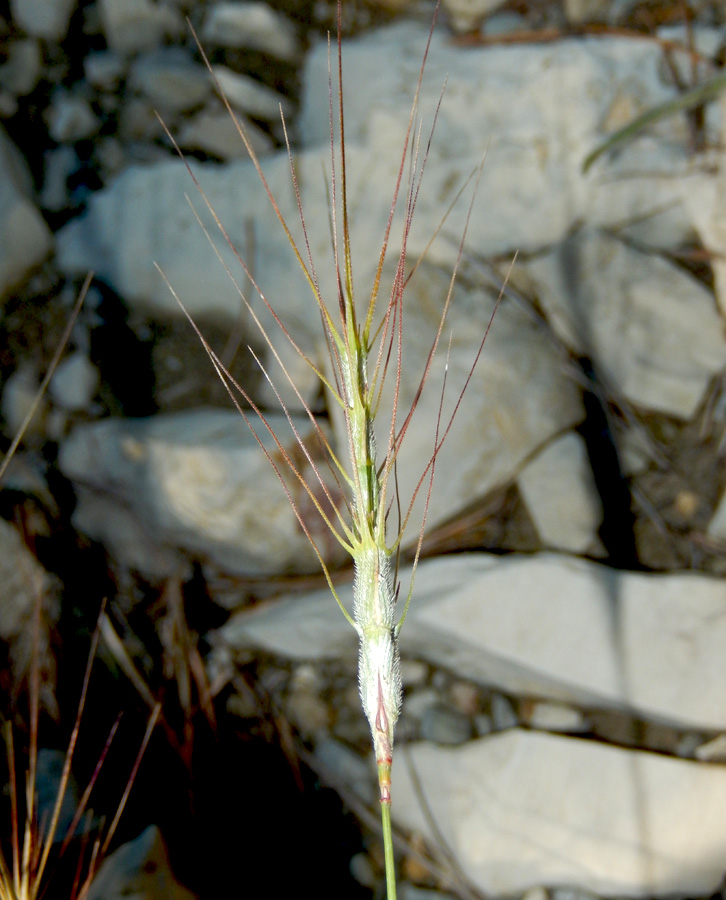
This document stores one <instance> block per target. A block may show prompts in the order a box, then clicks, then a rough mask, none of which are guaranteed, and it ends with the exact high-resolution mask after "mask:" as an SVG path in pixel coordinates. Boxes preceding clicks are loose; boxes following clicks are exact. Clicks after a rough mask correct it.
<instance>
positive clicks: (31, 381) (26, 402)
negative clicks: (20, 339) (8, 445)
mask: <svg viewBox="0 0 726 900" xmlns="http://www.w3.org/2000/svg"><path fill="white" fill-rule="evenodd" d="M39 388H40V377H39V376H38V373H37V371H36V370H35V367H34V366H33V364H32V363H30V362H22V363H21V364H20V365H19V366H18V368H17V369H15V371H14V372H12V374H11V375H10V376H9V377H8V378H7V379H6V380H5V383H4V384H3V387H2V401H1V405H0V412H2V416H3V419H4V420H5V424H4V428H3V431H4V432H5V434H6V435H7V436H8V437H10V438H14V437H15V435H16V434H17V433H18V432H19V431H20V429H21V428H22V426H23V423H24V421H25V418H26V416H27V415H28V414H29V413H30V411H31V409H32V408H33V405H34V404H35V403H36V401H38V402H37V406H35V412H34V413H33V416H32V418H31V419H30V421H29V423H28V426H27V429H26V432H25V440H26V441H27V439H28V438H29V437H30V436H33V437H35V438H40V439H42V438H43V435H44V432H45V424H46V418H47V414H48V402H47V400H46V398H45V397H43V396H41V397H40V399H39V398H38V391H39Z"/></svg>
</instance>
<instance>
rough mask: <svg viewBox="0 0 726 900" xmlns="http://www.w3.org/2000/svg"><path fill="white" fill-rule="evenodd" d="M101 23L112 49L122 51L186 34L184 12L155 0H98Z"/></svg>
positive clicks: (151, 46) (141, 49) (138, 49)
mask: <svg viewBox="0 0 726 900" xmlns="http://www.w3.org/2000/svg"><path fill="white" fill-rule="evenodd" d="M98 2H99V10H100V16H101V25H102V27H103V33H104V35H105V37H106V42H107V43H108V46H109V48H110V49H111V50H113V51H115V52H116V53H121V54H123V55H131V54H133V53H143V52H145V51H147V50H153V49H154V48H156V47H158V46H160V45H161V44H162V42H163V40H164V38H165V37H166V36H167V35H179V36H180V35H183V34H184V33H185V28H186V26H185V23H184V19H183V17H182V15H181V14H180V13H179V12H178V10H176V9H175V8H174V7H173V6H171V5H170V4H164V3H159V2H152V0H98Z"/></svg>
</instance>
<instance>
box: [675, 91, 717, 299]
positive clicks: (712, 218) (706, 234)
mask: <svg viewBox="0 0 726 900" xmlns="http://www.w3.org/2000/svg"><path fill="white" fill-rule="evenodd" d="M719 105H720V109H721V116H722V123H724V122H726V116H725V115H724V113H725V112H726V98H724V97H722V98H721V102H720V104H719ZM725 134H726V128H724V127H723V124H722V133H721V142H723V138H724V135H725ZM721 146H723V144H722V143H721ZM711 162H712V163H714V164H715V167H716V175H715V176H713V175H710V174H709V173H708V171H707V169H706V167H704V168H703V169H702V170H701V169H700V168H698V169H696V173H695V175H694V177H693V178H689V179H688V180H687V181H685V182H684V183H683V186H682V196H683V202H684V203H685V205H686V207H687V208H688V211H689V213H690V215H691V217H692V219H693V224H694V227H695V228H696V230H697V232H698V235H699V237H700V239H701V241H702V242H703V245H704V247H705V248H706V250H707V251H709V253H710V254H711V266H712V268H713V273H714V276H715V282H716V284H715V286H716V299H717V301H718V307H719V309H720V311H721V314H722V315H726V261H725V260H724V253H726V213H725V212H724V210H725V209H726V206H725V204H726V159H725V158H724V154H723V153H715V154H714V157H713V159H712V160H711Z"/></svg>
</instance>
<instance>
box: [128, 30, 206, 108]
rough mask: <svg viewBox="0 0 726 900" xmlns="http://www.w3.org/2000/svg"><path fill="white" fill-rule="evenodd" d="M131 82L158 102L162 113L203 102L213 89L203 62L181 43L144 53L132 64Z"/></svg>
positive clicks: (133, 86) (157, 105) (130, 83)
mask: <svg viewBox="0 0 726 900" xmlns="http://www.w3.org/2000/svg"><path fill="white" fill-rule="evenodd" d="M129 86H130V87H131V88H133V89H134V90H136V91H139V92H141V93H142V94H144V96H145V97H146V98H147V99H148V100H150V101H151V103H153V104H154V106H156V107H157V108H158V109H159V111H160V112H161V114H162V115H164V114H167V115H169V114H174V113H180V112H185V111H187V110H190V109H194V107H196V106H200V105H201V104H202V103H203V102H204V101H205V100H206V98H207V97H208V96H209V94H211V92H212V82H211V78H210V76H209V73H208V72H207V70H206V69H205V67H204V66H202V65H199V64H198V63H195V62H193V61H192V60H191V59H190V58H189V53H188V52H187V51H186V50H185V49H184V48H182V47H164V48H162V49H160V50H156V51H154V52H152V53H145V54H143V55H142V56H140V57H139V58H138V59H137V60H135V61H134V63H133V64H132V66H131V68H130V71H129Z"/></svg>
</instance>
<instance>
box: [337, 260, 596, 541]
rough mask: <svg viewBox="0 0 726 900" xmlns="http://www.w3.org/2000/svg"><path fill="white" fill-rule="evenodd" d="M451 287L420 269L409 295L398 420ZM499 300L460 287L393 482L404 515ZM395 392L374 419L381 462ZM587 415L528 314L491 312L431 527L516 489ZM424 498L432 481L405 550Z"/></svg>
mask: <svg viewBox="0 0 726 900" xmlns="http://www.w3.org/2000/svg"><path fill="white" fill-rule="evenodd" d="M449 284H450V275H449V274H448V273H447V272H445V271H442V270H441V269H438V268H436V267H434V266H430V265H428V264H425V263H424V264H423V265H422V266H421V267H420V269H419V271H418V273H417V276H416V278H414V279H413V280H412V281H411V283H410V287H409V289H408V291H407V293H406V295H405V299H404V309H405V311H404V316H405V328H404V335H403V350H402V354H403V360H404V378H403V380H402V383H401V385H400V388H399V391H398V404H399V422H402V421H403V418H404V417H405V415H406V414H407V412H408V409H409V406H410V405H411V403H413V401H414V399H415V397H416V395H417V392H418V390H419V380H420V378H421V374H422V372H423V365H424V360H426V359H427V357H428V354H429V351H430V349H431V346H432V341H433V338H434V335H435V333H436V329H437V327H438V323H439V318H440V316H441V312H442V310H443V306H444V302H445V299H446V296H447V292H448V289H449ZM384 296H385V294H384ZM494 303H495V295H493V294H491V295H487V293H485V292H484V291H483V290H482V289H481V288H478V287H475V288H473V289H468V288H467V287H466V286H465V285H464V283H463V282H462V283H461V284H459V285H457V286H456V287H455V290H454V294H453V299H452V304H451V308H450V310H449V313H448V315H447V319H446V325H445V328H444V332H443V339H442V346H440V347H439V350H438V352H437V354H436V356H434V358H433V361H432V364H431V368H430V372H429V377H428V382H427V384H426V385H425V387H424V390H423V392H422V394H421V396H420V399H419V404H418V407H417V409H416V412H415V413H414V415H413V418H412V419H411V421H410V424H409V427H408V431H407V433H406V437H405V439H404V441H403V442H402V444H401V448H400V451H399V454H398V472H397V484H398V489H399V495H400V498H401V503H402V508H403V510H404V512H405V510H406V509H407V508H408V505H409V503H410V501H411V498H412V497H413V495H414V492H415V491H416V487H417V485H418V484H419V481H420V479H421V477H422V475H423V472H424V468H425V466H426V465H427V464H428V461H429V458H430V456H431V453H432V450H433V446H434V440H435V431H436V429H435V423H436V422H437V418H438V416H439V412H440V411H441V420H440V423H441V424H440V426H439V432H440V434H443V430H444V429H445V428H446V427H447V426H448V424H449V419H450V417H451V416H452V414H453V413H454V409H455V406H456V404H457V402H458V400H459V396H460V393H461V391H462V390H463V388H464V385H465V384H466V382H467V379H469V377H470V374H471V367H472V365H473V363H474V359H475V357H476V353H477V351H478V349H479V346H480V344H481V341H482V339H483V337H484V335H485V334H486V332H487V327H488V325H489V322H490V319H491V316H492V313H493V311H494ZM417 363H418V364H417ZM444 377H445V378H446V383H445V394H444V397H443V403H442V397H441V391H442V390H443V388H444ZM394 392H395V380H394V379H393V378H392V377H391V378H389V380H388V381H387V382H386V383H385V385H384V388H383V391H382V403H381V406H380V413H379V417H378V419H377V421H376V431H377V444H378V447H379V459H382V458H383V456H384V452H385V447H386V442H387V440H388V432H389V430H390V417H389V416H390V413H389V411H390V410H391V409H393V405H394ZM330 407H331V409H332V410H333V412H334V418H333V421H334V423H335V424H336V427H337V432H336V436H337V440H338V446H340V447H342V446H345V431H344V428H343V426H342V424H341V422H340V421H339V420H340V417H339V416H336V415H335V414H336V413H337V409H336V407H335V406H334V405H333V404H332V403H331V404H330ZM583 417H584V412H583V409H582V403H581V397H580V392H579V388H578V387H577V386H576V385H575V383H574V381H572V380H571V379H570V378H569V377H568V376H567V372H566V369H565V367H564V366H563V360H562V357H561V355H560V354H559V353H558V351H557V348H556V347H555V346H554V345H553V343H552V341H551V338H550V336H549V334H548V333H547V330H546V329H545V328H543V327H542V324H541V322H540V321H538V320H537V319H536V318H535V317H533V316H531V315H529V314H528V312H527V311H526V310H524V309H523V308H522V307H520V306H517V305H515V304H510V303H506V302H505V303H504V304H503V305H501V306H500V307H499V309H498V310H497V312H496V314H495V317H494V321H493V323H492V326H491V329H490V331H489V333H488V334H487V337H486V342H485V345H484V350H483V352H482V354H481V357H480V358H479V361H478V363H477V366H476V369H475V370H474V372H473V375H471V380H470V382H469V385H468V387H467V392H466V394H465V396H464V398H463V401H462V403H461V404H460V406H459V409H458V411H457V413H456V417H455V419H454V422H453V425H452V427H451V430H450V432H449V434H448V436H447V438H446V442H445V443H444V445H443V447H442V448H441V450H440V451H439V454H438V455H437V458H436V471H435V479H434V484H433V490H432V492H431V495H430V497H429V499H428V511H427V518H426V524H427V527H429V528H433V527H435V526H437V525H440V524H442V523H443V522H445V521H446V520H448V519H451V518H452V517H453V516H455V515H456V514H457V513H459V512H461V510H462V509H465V508H466V507H467V506H469V505H470V504H471V503H472V502H474V501H475V499H476V498H480V497H484V496H485V495H486V494H487V493H489V492H490V491H491V490H493V489H495V488H498V487H501V486H503V485H505V484H508V483H510V482H511V481H512V480H513V479H514V478H516V477H517V474H518V473H519V471H520V468H521V467H522V466H523V465H524V463H525V461H526V460H528V459H529V458H530V457H531V456H532V455H533V453H535V452H536V450H537V449H538V448H539V447H542V446H543V445H545V444H546V443H547V442H548V441H549V440H550V439H551V438H552V437H553V436H554V435H557V434H559V433H561V432H562V431H563V430H564V429H567V428H570V427H572V426H574V425H577V424H579V423H580V422H581V421H582V419H583ZM427 491H428V482H427V480H426V479H424V483H423V487H422V488H421V489H420V490H419V494H418V496H417V498H416V501H415V503H414V506H413V512H412V515H411V519H410V525H409V528H408V530H407V532H406V535H405V538H404V546H413V545H415V543H416V541H417V540H418V529H419V526H420V522H421V520H422V518H423V515H424V507H425V505H426V502H427V500H426V498H427ZM578 518H581V517H580V516H578Z"/></svg>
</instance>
